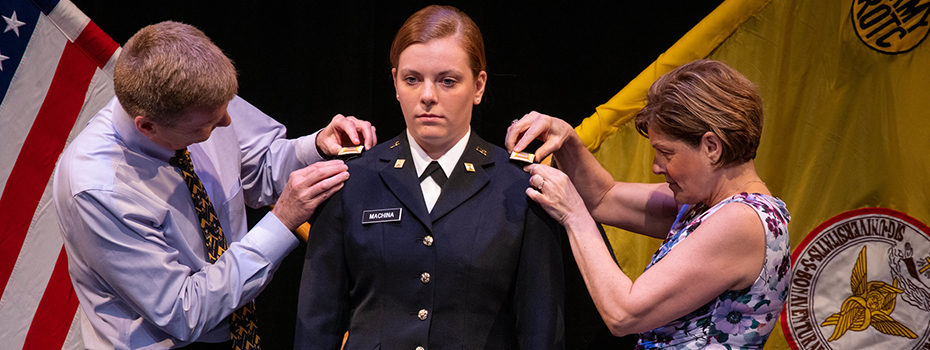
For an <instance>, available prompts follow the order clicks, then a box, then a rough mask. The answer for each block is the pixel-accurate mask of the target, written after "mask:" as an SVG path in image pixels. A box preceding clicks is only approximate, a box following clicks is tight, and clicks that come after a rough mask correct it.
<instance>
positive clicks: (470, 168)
mask: <svg viewBox="0 0 930 350" xmlns="http://www.w3.org/2000/svg"><path fill="white" fill-rule="evenodd" d="M465 171H467V172H470V173H473V172H475V165H474V164H472V163H465Z"/></svg>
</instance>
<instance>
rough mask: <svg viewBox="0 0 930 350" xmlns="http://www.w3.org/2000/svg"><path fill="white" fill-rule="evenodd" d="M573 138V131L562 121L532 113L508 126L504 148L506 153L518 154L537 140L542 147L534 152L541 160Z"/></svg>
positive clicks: (575, 135)
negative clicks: (514, 152) (540, 142)
mask: <svg viewBox="0 0 930 350" xmlns="http://www.w3.org/2000/svg"><path fill="white" fill-rule="evenodd" d="M573 136H574V137H577V134H575V129H574V128H572V127H571V125H568V123H566V122H565V121H564V120H562V119H559V118H555V117H550V116H548V115H545V114H542V113H539V112H536V111H533V112H530V113H528V114H527V115H524V116H523V118H521V119H520V120H516V121H514V122H513V124H510V127H509V128H507V136H505V137H504V146H505V147H507V151H508V152H513V151H517V152H519V151H522V150H523V149H524V148H526V146H528V145H529V144H530V142H533V140H537V139H538V140H540V141H542V142H543V145H542V146H539V148H538V149H537V150H536V159H539V160H542V159H543V158H545V157H546V156H548V155H549V154H550V153H552V152H555V151H557V150H559V149H560V148H562V144H564V143H565V141H566V140H568V139H569V138H570V137H573Z"/></svg>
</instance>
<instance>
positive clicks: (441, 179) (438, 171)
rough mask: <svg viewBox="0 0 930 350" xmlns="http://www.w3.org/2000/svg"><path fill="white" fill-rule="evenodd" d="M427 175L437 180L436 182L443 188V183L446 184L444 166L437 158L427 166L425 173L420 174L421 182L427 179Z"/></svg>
mask: <svg viewBox="0 0 930 350" xmlns="http://www.w3.org/2000/svg"><path fill="white" fill-rule="evenodd" d="M427 176H429V177H431V178H433V181H436V184H437V185H439V188H442V185H445V184H446V173H445V172H444V171H442V167H441V166H439V162H437V161H435V160H434V161H432V162H430V163H429V165H427V166H426V170H424V171H423V174H422V175H420V182H423V180H426V177H427Z"/></svg>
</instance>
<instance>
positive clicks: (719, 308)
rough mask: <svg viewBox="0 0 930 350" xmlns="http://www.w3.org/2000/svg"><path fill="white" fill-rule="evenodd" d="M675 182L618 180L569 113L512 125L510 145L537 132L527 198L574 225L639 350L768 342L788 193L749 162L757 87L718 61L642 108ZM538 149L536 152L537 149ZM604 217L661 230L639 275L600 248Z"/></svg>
mask: <svg viewBox="0 0 930 350" xmlns="http://www.w3.org/2000/svg"><path fill="white" fill-rule="evenodd" d="M636 128H637V130H638V131H639V132H640V133H641V134H643V136H646V137H648V138H649V141H650V143H651V145H652V147H653V148H655V150H656V155H655V159H654V162H653V166H652V170H653V172H655V173H656V174H659V175H663V176H665V179H666V183H660V184H642V183H624V182H615V181H614V180H613V178H611V176H610V174H609V173H608V172H607V171H606V170H605V169H603V168H602V167H601V166H600V164H598V162H597V160H596V159H595V158H594V156H592V155H591V153H589V152H588V151H587V149H586V148H585V146H584V144H583V142H582V141H581V139H580V138H579V137H578V135H577V134H575V132H574V130H573V128H572V127H571V126H569V125H568V124H567V123H565V122H564V121H562V120H560V119H557V118H553V117H550V116H546V115H542V114H539V113H536V112H532V113H530V114H528V115H526V116H525V117H524V118H523V119H521V120H519V121H517V122H515V123H514V124H513V125H511V127H510V129H508V132H507V138H506V140H505V142H506V146H507V148H508V149H510V150H513V151H519V150H522V149H523V148H524V147H526V145H527V144H529V142H530V141H532V140H533V139H540V140H542V141H543V142H544V144H543V145H542V146H541V147H540V148H539V149H538V150H537V152H536V156H537V157H544V156H546V155H547V154H549V153H550V152H554V155H555V159H556V162H557V163H558V166H559V169H558V170H557V169H554V168H551V167H548V166H545V165H539V164H534V165H530V166H527V167H526V169H525V170H526V171H528V172H529V173H530V174H532V175H533V176H532V177H531V178H530V182H529V183H530V186H532V188H528V189H527V190H526V193H527V195H528V196H529V197H530V198H532V199H533V200H535V201H537V202H539V204H541V205H542V206H543V207H544V208H545V209H546V211H547V212H548V213H549V214H550V215H552V216H553V217H554V218H555V219H557V220H559V222H560V223H561V224H562V225H564V226H565V228H566V229H567V230H568V233H569V241H570V242H571V246H572V252H573V254H574V255H575V259H576V260H577V262H578V265H579V268H580V269H581V273H582V276H583V277H584V280H585V283H586V284H587V287H588V291H589V292H590V293H591V296H592V298H593V299H594V302H595V305H596V306H597V308H598V311H599V312H600V314H601V317H602V318H603V319H604V321H605V322H606V323H607V325H608V326H609V327H610V329H611V331H612V332H613V333H614V334H615V335H624V334H630V333H640V340H639V346H638V348H646V349H654V348H663V349H761V348H762V347H763V345H764V344H765V342H766V340H767V339H768V336H769V334H770V333H771V331H772V329H773V328H774V327H775V326H776V324H777V319H778V316H779V313H780V312H781V309H782V306H783V305H784V302H785V296H786V293H787V288H786V287H787V285H788V276H787V273H788V269H789V265H790V260H789V257H790V248H789V245H788V230H787V224H788V220H790V216H789V215H788V211H787V210H786V209H785V204H784V203H783V202H782V201H781V200H779V199H778V198H775V197H773V196H772V194H771V192H770V191H769V189H768V188H767V187H766V184H765V183H764V182H763V181H762V180H761V179H760V178H759V175H758V174H757V173H756V169H755V165H754V162H753V159H754V158H755V156H756V148H757V147H758V145H759V140H760V137H761V135H762V100H761V98H760V97H759V94H758V91H757V90H756V88H755V86H754V85H753V84H752V83H751V82H750V81H749V80H748V79H746V77H744V76H743V75H742V74H740V73H739V72H737V71H736V70H734V69H733V68H730V67H729V66H727V65H725V64H723V63H721V62H717V61H712V60H699V61H695V62H691V63H688V64H685V65H683V66H681V67H679V68H677V69H675V70H674V71H672V72H669V73H668V74H666V75H664V76H662V77H660V78H659V79H658V80H657V81H656V82H655V83H654V84H653V85H652V87H651V88H650V90H649V93H648V96H647V101H646V106H645V107H644V108H643V109H642V110H641V111H640V112H639V114H638V115H637V116H636ZM540 159H541V158H540ZM596 222H601V223H604V224H607V225H611V226H615V227H619V228H622V229H625V230H628V231H632V232H635V233H639V234H643V235H647V236H651V237H656V238H660V239H664V240H665V241H664V243H663V244H662V246H661V247H660V248H659V250H658V251H657V252H656V253H655V255H654V256H653V258H652V262H651V263H650V264H649V266H647V267H646V271H645V272H644V273H643V274H642V275H641V276H640V277H639V278H638V279H637V280H636V281H635V282H633V281H632V280H630V278H629V277H627V276H626V275H625V274H624V273H623V271H621V270H620V268H619V267H618V266H617V265H616V263H615V262H614V260H613V259H612V257H611V256H610V254H609V253H608V252H607V250H606V249H604V246H603V241H602V240H601V236H600V233H599V232H598V229H597V224H596Z"/></svg>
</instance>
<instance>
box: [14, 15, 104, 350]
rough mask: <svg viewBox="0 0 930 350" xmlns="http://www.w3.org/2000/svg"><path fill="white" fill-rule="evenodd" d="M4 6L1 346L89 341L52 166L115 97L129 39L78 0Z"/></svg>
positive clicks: (57, 346) (78, 346)
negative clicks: (109, 30)
mask: <svg viewBox="0 0 930 350" xmlns="http://www.w3.org/2000/svg"><path fill="white" fill-rule="evenodd" d="M0 16H2V17H3V22H0V28H4V29H3V31H2V32H0V100H2V103H0V247H2V248H0V292H2V296H0V348H3V349H62V348H65V349H82V348H83V347H84V346H83V343H82V341H81V332H80V324H81V317H80V313H79V312H77V310H78V300H77V297H76V296H75V294H74V291H73V290H72V287H71V280H70V278H69V276H68V262H67V258H66V256H65V251H64V248H63V246H62V239H61V234H60V233H59V228H58V219H57V217H56V214H55V208H54V206H53V205H52V199H51V187H52V183H51V175H52V170H53V169H54V167H55V162H56V161H57V160H58V156H59V155H60V154H61V152H62V150H63V149H64V147H65V145H66V144H67V143H68V142H69V141H70V140H71V139H72V138H73V137H74V136H76V135H77V134H78V132H80V130H81V129H82V128H83V127H84V125H85V124H86V123H87V121H88V120H90V118H91V117H93V115H94V114H96V112H97V111H98V110H99V109H100V108H101V107H103V105H104V104H105V103H106V102H107V101H108V100H109V99H110V98H112V97H113V83H112V81H113V79H112V75H113V74H112V73H113V64H114V63H115V61H116V57H117V52H118V51H119V45H117V44H116V43H115V42H114V41H113V40H112V39H110V37H109V36H107V35H106V34H105V33H103V31H101V30H100V28H98V27H97V25H96V24H94V23H93V22H91V21H90V19H89V18H87V16H85V15H84V14H83V13H82V12H81V11H80V10H78V8H77V7H75V6H74V4H72V3H71V2H70V1H69V0H61V1H57V0H3V1H0Z"/></svg>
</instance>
